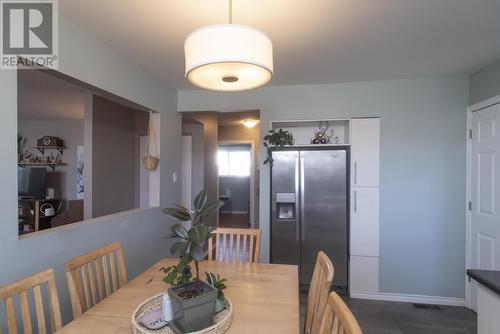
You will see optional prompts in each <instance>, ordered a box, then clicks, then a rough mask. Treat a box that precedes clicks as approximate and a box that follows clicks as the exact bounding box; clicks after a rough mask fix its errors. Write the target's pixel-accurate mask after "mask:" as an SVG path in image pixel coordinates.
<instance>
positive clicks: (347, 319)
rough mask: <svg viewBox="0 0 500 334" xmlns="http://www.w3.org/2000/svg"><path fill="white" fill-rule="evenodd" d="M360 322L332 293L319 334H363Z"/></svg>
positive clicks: (336, 295)
mask: <svg viewBox="0 0 500 334" xmlns="http://www.w3.org/2000/svg"><path fill="white" fill-rule="evenodd" d="M362 333H363V332H362V331H361V328H360V327H359V324H358V321H357V320H356V318H355V317H354V315H353V314H352V312H351V310H349V308H348V307H347V305H346V304H345V303H344V301H343V300H342V298H340V296H339V295H338V294H337V293H336V292H332V293H330V296H329V297H328V306H327V308H326V310H325V314H324V315H323V320H322V323H321V328H320V331H319V334H362Z"/></svg>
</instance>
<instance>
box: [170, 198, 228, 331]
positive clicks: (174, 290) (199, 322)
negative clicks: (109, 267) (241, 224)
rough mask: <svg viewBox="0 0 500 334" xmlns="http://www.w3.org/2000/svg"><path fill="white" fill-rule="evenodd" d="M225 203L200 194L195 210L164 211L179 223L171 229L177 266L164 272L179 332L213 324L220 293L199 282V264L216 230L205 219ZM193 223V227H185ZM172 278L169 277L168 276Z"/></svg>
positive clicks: (184, 208)
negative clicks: (188, 223)
mask: <svg viewBox="0 0 500 334" xmlns="http://www.w3.org/2000/svg"><path fill="white" fill-rule="evenodd" d="M223 204H224V203H222V202H221V201H215V202H213V203H207V192H206V191H205V190H203V191H201V192H200V193H199V194H198V195H197V196H196V197H195V199H194V202H193V209H192V210H190V209H188V208H186V207H183V206H181V205H176V207H174V208H166V209H163V212H164V213H166V214H167V215H169V216H170V217H172V218H174V219H175V220H177V221H179V223H176V224H174V225H172V227H171V228H170V229H171V231H172V235H171V237H172V238H175V239H177V242H175V243H174V244H173V245H172V247H171V248H170V251H171V253H172V254H179V255H180V258H179V262H178V264H177V265H176V266H172V267H169V268H165V269H164V272H165V273H166V274H167V276H166V277H165V281H166V282H167V283H168V282H171V283H170V284H175V283H180V284H177V285H173V286H171V287H170V288H169V289H168V291H167V293H168V295H169V297H170V299H171V301H172V308H173V313H174V320H173V324H174V326H175V327H177V328H178V329H179V330H180V331H182V332H184V333H187V332H194V331H198V330H200V329H203V328H206V327H209V326H210V325H211V324H212V316H213V314H214V309H215V303H216V300H217V297H218V295H219V291H218V289H217V288H215V287H214V286H212V285H210V284H208V283H206V282H204V281H202V280H200V269H199V263H200V262H202V261H203V259H204V257H205V245H206V243H207V241H208V240H209V239H210V238H211V237H212V232H213V231H214V228H213V227H210V226H207V225H206V224H204V222H203V218H205V217H207V216H209V215H211V214H213V213H216V212H217V210H218V209H219V208H220V207H222V205H223ZM186 222H190V223H191V224H190V225H191V226H188V227H186V226H184V223H186ZM191 263H194V269H195V275H194V277H192V279H191V276H193V275H192V274H191V266H190V264H191ZM169 275H170V276H169Z"/></svg>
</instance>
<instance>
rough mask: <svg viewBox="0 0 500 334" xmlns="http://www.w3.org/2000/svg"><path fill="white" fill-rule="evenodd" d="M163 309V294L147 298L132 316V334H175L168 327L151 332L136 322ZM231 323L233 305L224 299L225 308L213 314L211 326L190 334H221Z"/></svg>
mask: <svg viewBox="0 0 500 334" xmlns="http://www.w3.org/2000/svg"><path fill="white" fill-rule="evenodd" d="M162 307H163V293H162V294H159V295H156V296H154V297H151V298H149V299H148V300H146V301H145V302H144V303H142V304H141V305H139V307H137V309H136V310H135V312H134V314H133V315H132V333H134V334H176V333H175V332H174V330H173V329H172V328H170V326H169V325H167V326H165V327H163V328H160V329H156V330H152V329H147V328H146V327H144V326H143V325H141V324H140V323H139V321H137V319H139V318H140V317H141V316H142V315H143V314H145V313H147V312H150V311H153V310H156V309H159V308H162ZM231 321H233V304H232V303H231V301H230V300H229V299H227V298H226V308H225V309H224V310H222V311H220V312H219V313H217V314H214V319H213V323H214V324H213V325H212V326H210V327H207V328H205V329H202V330H200V331H197V332H191V334H222V333H224V332H225V331H227V330H228V329H229V326H231Z"/></svg>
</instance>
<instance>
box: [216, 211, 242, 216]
mask: <svg viewBox="0 0 500 334" xmlns="http://www.w3.org/2000/svg"><path fill="white" fill-rule="evenodd" d="M221 213H230V214H233V215H248V212H247V211H221Z"/></svg>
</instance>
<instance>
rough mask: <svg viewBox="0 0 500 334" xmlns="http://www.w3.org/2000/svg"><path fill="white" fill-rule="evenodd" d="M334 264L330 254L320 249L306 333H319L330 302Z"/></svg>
mask: <svg viewBox="0 0 500 334" xmlns="http://www.w3.org/2000/svg"><path fill="white" fill-rule="evenodd" d="M333 273H334V269H333V264H332V261H330V259H329V258H328V256H327V255H326V254H325V253H323V252H322V251H320V252H319V253H318V256H317V258H316V264H315V265H314V272H313V276H312V279H311V285H310V286H309V294H308V296H307V311H306V319H305V323H304V333H305V334H317V333H318V331H319V328H320V326H321V321H322V319H323V313H324V312H325V309H326V304H327V303H328V293H329V292H330V288H331V286H332V281H333Z"/></svg>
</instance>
